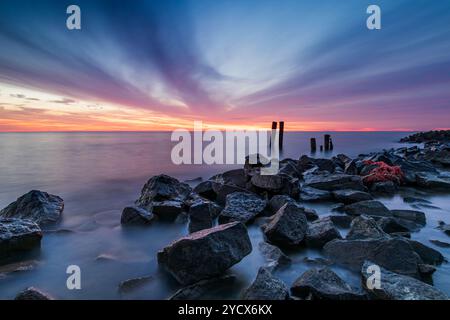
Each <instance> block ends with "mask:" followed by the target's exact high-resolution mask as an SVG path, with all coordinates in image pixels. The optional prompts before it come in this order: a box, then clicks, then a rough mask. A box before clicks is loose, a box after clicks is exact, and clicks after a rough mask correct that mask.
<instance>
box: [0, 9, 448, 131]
mask: <svg viewBox="0 0 450 320" xmlns="http://www.w3.org/2000/svg"><path fill="white" fill-rule="evenodd" d="M72 4H76V5H78V6H79V7H80V8H81V30H68V29H67V28H66V19H67V17H68V14H67V13H66V8H67V7H68V6H69V5H72ZM371 4H376V5H378V6H380V8H381V29H380V30H368V29H367V27H366V19H367V18H368V16H369V15H368V14H367V13H366V9H367V7H368V6H369V5H371ZM449 21H450V1H446V0H444V1H427V0H405V1H402V0H395V1H392V0H388V1H376V0H369V1H365V0H348V1H329V0H323V1H317V0H315V1H313V0H308V1H302V0H214V1H212V0H173V1H172V0H158V1H150V0H149V1H145V0H133V1H122V0H86V1H78V0H70V1H65V0H52V1H50V0H39V1H36V0H31V1H30V0H27V1H25V0H1V1H0V131H2V132H8V131H141V130H145V131H151V130H173V129H176V128H187V129H189V128H192V126H193V121H203V123H204V127H205V128H220V129H224V128H239V129H252V128H270V124H271V121H273V120H284V121H285V123H286V125H285V126H286V129H287V130H306V131H319V130H320V131H322V130H323V131H325V130H326V131H353V130H354V131H390V130H396V131H417V130H430V129H443V128H449V127H450V122H449V119H450V23H449Z"/></svg>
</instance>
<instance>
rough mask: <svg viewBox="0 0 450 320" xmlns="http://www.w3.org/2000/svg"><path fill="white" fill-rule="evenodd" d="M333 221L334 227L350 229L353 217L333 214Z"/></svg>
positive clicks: (331, 217)
mask: <svg viewBox="0 0 450 320" xmlns="http://www.w3.org/2000/svg"><path fill="white" fill-rule="evenodd" d="M329 218H330V219H331V221H333V223H334V225H336V226H338V227H340V228H350V224H351V223H352V220H353V217H352V216H348V215H343V214H336V215H335V214H333V215H331V216H329Z"/></svg>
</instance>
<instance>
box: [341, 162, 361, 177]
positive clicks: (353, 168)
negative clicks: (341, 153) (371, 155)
mask: <svg viewBox="0 0 450 320" xmlns="http://www.w3.org/2000/svg"><path fill="white" fill-rule="evenodd" d="M344 173H345V174H350V175H357V174H358V165H357V163H356V161H355V160H352V161H350V162H348V163H346V164H345V166H344Z"/></svg>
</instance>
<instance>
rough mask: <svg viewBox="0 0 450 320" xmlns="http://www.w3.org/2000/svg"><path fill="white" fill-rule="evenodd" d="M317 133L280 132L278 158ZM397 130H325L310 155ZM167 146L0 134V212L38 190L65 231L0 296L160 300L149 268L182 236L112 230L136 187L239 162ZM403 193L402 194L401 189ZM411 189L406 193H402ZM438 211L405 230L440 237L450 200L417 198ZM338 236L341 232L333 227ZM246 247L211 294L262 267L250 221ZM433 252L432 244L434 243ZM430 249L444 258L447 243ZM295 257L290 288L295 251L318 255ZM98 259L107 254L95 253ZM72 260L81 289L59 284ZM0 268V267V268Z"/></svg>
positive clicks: (357, 149) (167, 227)
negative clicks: (181, 161)
mask: <svg viewBox="0 0 450 320" xmlns="http://www.w3.org/2000/svg"><path fill="white" fill-rule="evenodd" d="M323 134H324V133H317V132H314V133H307V132H287V133H285V147H284V151H283V154H282V158H287V157H290V158H298V157H299V156H300V155H301V154H309V139H310V138H311V137H316V138H317V139H318V145H320V144H321V141H322V139H323ZM405 135H407V134H406V133H401V132H395V133H393V132H374V133H372V132H371V133H354V132H339V133H332V137H333V142H334V146H335V149H334V151H333V152H330V153H326V154H325V153H320V152H317V153H316V154H315V156H318V157H331V156H332V155H333V154H337V153H346V154H347V155H349V156H356V155H358V154H360V153H368V152H371V151H379V150H382V149H384V148H391V147H398V146H400V144H399V143H397V141H398V140H399V139H400V138H401V137H403V136H405ZM173 145H174V143H172V142H171V141H170V133H165V132H152V133H149V132H147V133H106V132H105V133H0V208H3V207H5V206H6V205H8V204H9V203H10V202H12V201H14V200H15V199H16V198H17V197H19V196H20V195H22V194H24V193H26V192H28V191H30V190H32V189H39V190H43V191H47V192H49V193H52V194H57V195H59V196H61V197H62V198H63V199H64V201H65V209H64V213H63V219H62V221H61V223H60V224H59V225H58V229H64V230H71V231H72V232H58V233H55V232H48V233H46V234H45V235H44V238H43V241H42V247H41V250H40V253H39V255H38V257H37V258H35V260H36V261H37V265H36V266H35V268H34V269H32V270H29V271H21V272H16V273H12V274H8V275H7V276H3V277H0V298H5V299H10V298H13V297H14V296H15V295H16V294H17V293H18V292H19V291H20V290H22V289H24V288H26V287H28V286H36V287H39V288H41V289H43V290H46V291H47V292H49V293H50V294H52V295H54V296H55V297H57V298H61V299H67V298H74V299H117V298H124V299H131V298H137V299H165V298H167V297H168V296H169V295H170V294H172V293H173V292H174V291H175V290H176V289H177V288H178V285H177V284H176V283H175V281H174V280H173V279H171V278H170V277H169V276H167V275H166V274H165V273H163V272H161V271H160V270H158V266H157V262H156V252H157V251H158V250H159V249H161V248H162V247H164V246H165V245H167V244H168V243H170V242H171V241H173V240H175V239H177V238H179V237H180V236H182V235H185V234H187V228H186V224H185V223H170V224H165V223H161V222H157V223H155V224H153V225H151V226H150V227H145V228H132V229H129V228H122V227H121V226H120V214H121V211H122V209H123V208H124V207H125V206H127V205H131V204H132V203H133V202H134V201H135V200H136V199H137V197H138V196H139V192H140V189H141V188H142V186H143V185H144V183H145V182H146V181H147V180H148V179H149V178H150V177H151V176H153V175H156V174H161V173H165V174H168V175H171V176H173V177H176V178H178V179H179V180H182V181H184V180H188V179H195V178H198V177H201V178H203V179H206V178H208V177H210V176H212V175H214V174H216V173H219V172H222V171H225V170H230V169H234V168H238V167H240V166H239V165H213V166H208V165H180V166H177V165H174V164H172V162H171V160H170V152H171V149H172V146H173ZM405 192H406V191H405ZM411 192H412V191H411ZM421 197H423V198H427V199H429V200H431V201H432V202H433V204H434V205H436V206H437V207H439V208H441V209H430V210H425V211H426V213H427V219H428V225H427V227H426V228H424V229H422V230H421V231H420V232H419V233H416V234H414V235H413V237H414V238H417V239H419V240H421V241H423V242H424V243H425V244H427V245H430V246H433V245H432V244H431V243H428V240H429V239H430V238H433V239H439V240H442V241H447V242H448V241H449V238H448V237H447V236H446V235H445V234H443V233H442V232H441V231H439V230H436V229H434V228H435V226H436V225H437V221H438V220H444V221H446V222H450V217H449V215H450V196H449V195H434V194H422V195H421ZM383 201H384V202H385V203H386V204H387V206H388V207H390V208H409V205H407V204H405V203H403V201H402V198H401V196H396V197H394V198H391V199H383ZM312 207H314V208H315V209H317V210H318V211H319V213H320V214H329V206H328V205H326V204H320V205H313V206H312ZM343 232H345V230H343ZM249 233H250V237H251V239H252V243H253V252H252V253H251V254H250V255H249V256H247V257H246V258H245V259H244V260H243V261H241V262H240V263H239V264H237V265H236V266H234V267H233V268H232V269H231V270H230V272H231V273H233V274H235V275H237V282H236V283H235V284H234V286H233V287H232V289H230V290H227V291H226V292H219V293H218V294H217V296H215V297H223V298H238V297H239V294H240V290H241V289H242V288H245V287H246V286H248V285H249V283H251V281H252V280H253V279H254V277H255V275H256V272H257V269H258V267H259V266H261V265H262V264H263V261H264V260H263V258H262V256H261V255H260V253H259V251H258V249H257V248H258V242H260V241H261V240H262V234H261V232H260V230H259V227H258V226H257V225H256V224H254V225H251V226H249ZM435 248H436V247H435ZM439 250H440V251H441V252H442V253H443V254H444V255H445V256H446V257H447V259H448V258H449V257H450V251H449V249H442V248H439ZM290 254H291V256H292V257H293V258H294V261H295V263H294V264H293V265H292V267H291V268H290V269H288V270H285V271H282V272H280V273H279V276H280V277H281V278H282V279H283V280H285V281H286V282H287V284H288V285H290V284H291V283H292V282H293V281H294V280H295V278H296V277H298V276H299V275H300V274H301V273H302V272H303V271H304V270H306V269H307V268H309V267H310V265H307V264H305V263H304V262H303V261H302V258H303V257H304V256H309V257H314V256H320V252H318V251H311V250H298V251H297V252H292V253H290ZM99 255H107V256H108V257H110V259H97V257H98V256H99ZM72 264H76V265H79V266H80V267H81V270H82V290H72V291H70V290H68V289H67V288H66V279H67V276H68V275H67V274H66V272H65V271H66V268H67V266H68V265H72ZM335 270H336V271H337V272H338V273H339V274H340V275H342V276H343V277H345V278H346V279H347V280H348V281H350V282H352V283H354V284H358V281H359V280H358V279H359V277H358V275H356V274H354V273H352V272H349V271H347V270H345V269H341V268H337V267H336V268H335ZM0 273H1V267H0ZM141 276H152V280H150V281H148V282H147V284H146V285H145V286H143V287H142V288H139V289H137V290H135V291H132V292H129V293H126V294H120V293H119V291H118V284H119V283H120V282H121V281H124V280H127V279H129V278H135V277H141ZM434 279H435V284H436V286H437V287H439V288H440V289H442V290H444V291H445V292H446V293H447V294H450V270H449V267H448V265H447V264H444V265H442V266H440V267H439V268H438V271H437V272H436V273H435V276H434Z"/></svg>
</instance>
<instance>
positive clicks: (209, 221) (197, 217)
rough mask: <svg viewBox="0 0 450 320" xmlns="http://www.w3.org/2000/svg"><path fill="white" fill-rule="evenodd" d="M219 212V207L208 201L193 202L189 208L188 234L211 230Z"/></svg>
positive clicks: (200, 199)
mask: <svg viewBox="0 0 450 320" xmlns="http://www.w3.org/2000/svg"><path fill="white" fill-rule="evenodd" d="M220 211H221V207H220V206H218V205H217V204H215V203H214V202H211V201H209V200H205V199H202V198H199V199H197V200H196V201H194V202H193V203H192V204H191V206H190V207H189V226H188V228H189V232H190V233H193V232H197V231H199V230H202V229H209V228H212V226H213V224H214V223H213V222H214V219H215V218H217V217H218V215H219V214H220Z"/></svg>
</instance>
